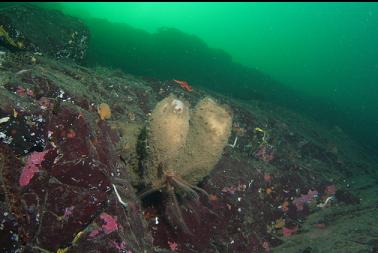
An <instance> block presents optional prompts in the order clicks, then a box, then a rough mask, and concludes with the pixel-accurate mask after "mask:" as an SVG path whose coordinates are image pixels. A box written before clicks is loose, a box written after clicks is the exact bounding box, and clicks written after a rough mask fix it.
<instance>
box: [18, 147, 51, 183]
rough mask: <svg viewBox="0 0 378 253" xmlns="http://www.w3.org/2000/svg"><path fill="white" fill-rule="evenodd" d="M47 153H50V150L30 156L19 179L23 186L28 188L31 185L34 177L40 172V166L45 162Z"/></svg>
mask: <svg viewBox="0 0 378 253" xmlns="http://www.w3.org/2000/svg"><path fill="white" fill-rule="evenodd" d="M47 152H49V150H46V151H43V152H33V153H31V154H30V155H29V157H28V159H27V161H26V164H25V166H24V168H23V169H22V172H21V176H20V179H19V183H20V185H21V186H26V185H28V184H29V183H30V180H31V179H32V178H33V177H34V175H35V173H37V172H38V171H39V166H40V165H41V163H42V162H43V160H44V158H45V155H46V154H47Z"/></svg>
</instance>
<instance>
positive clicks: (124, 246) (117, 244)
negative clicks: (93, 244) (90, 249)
mask: <svg viewBox="0 0 378 253" xmlns="http://www.w3.org/2000/svg"><path fill="white" fill-rule="evenodd" d="M111 243H112V244H113V246H114V247H115V248H116V249H118V250H119V251H122V250H124V249H125V248H126V243H125V242H120V243H117V242H116V241H111ZM130 252H131V251H130Z"/></svg>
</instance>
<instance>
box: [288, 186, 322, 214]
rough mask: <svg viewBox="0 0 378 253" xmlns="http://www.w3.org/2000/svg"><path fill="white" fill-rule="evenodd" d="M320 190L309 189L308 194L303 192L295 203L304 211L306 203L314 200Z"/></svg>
mask: <svg viewBox="0 0 378 253" xmlns="http://www.w3.org/2000/svg"><path fill="white" fill-rule="evenodd" d="M318 194H319V193H318V191H316V190H315V191H312V190H309V191H308V193H307V194H302V195H301V196H300V197H297V198H295V199H294V200H293V204H294V205H295V206H296V207H297V210H298V211H302V210H303V207H304V204H305V203H308V202H310V201H311V200H313V199H314V198H315V197H316V196H318Z"/></svg>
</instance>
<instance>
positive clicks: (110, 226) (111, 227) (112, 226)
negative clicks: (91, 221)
mask: <svg viewBox="0 0 378 253" xmlns="http://www.w3.org/2000/svg"><path fill="white" fill-rule="evenodd" d="M100 218H101V219H102V221H103V222H104V224H103V225H102V226H101V227H100V228H97V229H95V230H92V232H91V233H90V234H89V237H95V236H97V235H98V234H99V233H100V232H101V231H103V232H104V233H105V234H110V233H111V232H113V231H116V230H117V229H118V223H117V218H114V217H113V216H111V215H109V214H107V213H102V214H101V215H100Z"/></svg>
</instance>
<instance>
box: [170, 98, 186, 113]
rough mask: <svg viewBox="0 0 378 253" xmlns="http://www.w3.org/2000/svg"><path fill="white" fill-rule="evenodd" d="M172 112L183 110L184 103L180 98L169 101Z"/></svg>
mask: <svg viewBox="0 0 378 253" xmlns="http://www.w3.org/2000/svg"><path fill="white" fill-rule="evenodd" d="M171 105H172V106H173V110H174V112H182V111H183V110H184V103H183V102H182V101H181V100H178V99H174V100H173V101H172V103H171Z"/></svg>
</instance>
